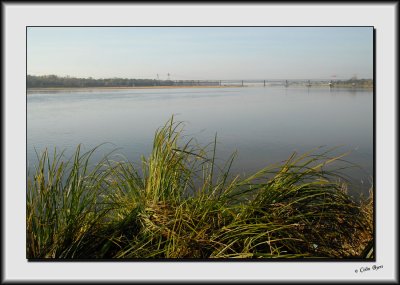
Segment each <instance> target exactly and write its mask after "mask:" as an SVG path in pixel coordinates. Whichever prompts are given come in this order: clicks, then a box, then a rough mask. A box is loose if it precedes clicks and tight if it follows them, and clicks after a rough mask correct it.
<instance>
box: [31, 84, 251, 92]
mask: <svg viewBox="0 0 400 285" xmlns="http://www.w3.org/2000/svg"><path fill="white" fill-rule="evenodd" d="M233 87H235V88H238V87H243V86H241V85H216V86H213V85H205V86H199V85H197V86H196V85H194V86H120V87H116V86H112V87H104V86H99V87H40V88H38V87H34V88H27V91H59V90H71V91H79V90H85V91H87V90H102V89H103V90H113V89H128V90H129V89H176V88H179V89H182V88H191V89H192V88H233Z"/></svg>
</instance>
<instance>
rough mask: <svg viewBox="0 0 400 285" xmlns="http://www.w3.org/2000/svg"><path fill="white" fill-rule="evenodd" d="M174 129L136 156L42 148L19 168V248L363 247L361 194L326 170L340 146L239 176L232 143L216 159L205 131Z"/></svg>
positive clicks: (315, 251) (183, 253)
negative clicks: (23, 178)
mask: <svg viewBox="0 0 400 285" xmlns="http://www.w3.org/2000/svg"><path fill="white" fill-rule="evenodd" d="M182 131H183V124H182V123H179V122H178V123H177V122H174V120H173V118H172V119H171V120H169V121H168V122H167V124H165V125H164V126H163V127H162V128H160V129H158V130H157V131H156V134H155V137H154V144H153V150H152V153H151V154H150V156H149V157H148V158H142V162H141V166H140V167H138V166H136V165H135V164H133V163H131V162H116V161H111V160H110V159H109V158H107V157H106V158H104V159H103V160H102V161H101V162H100V163H98V164H96V165H94V166H93V165H91V164H90V157H91V155H92V154H93V152H94V151H96V150H95V149H94V150H91V151H89V152H87V153H83V154H82V153H81V149H80V147H78V148H77V150H76V153H75V154H74V156H73V157H72V158H71V159H70V160H69V161H66V162H65V161H62V157H63V154H62V153H61V154H57V153H56V151H54V154H53V155H52V156H50V154H49V152H48V151H47V150H46V151H44V152H43V153H42V154H41V155H40V157H38V160H39V163H38V166H37V168H36V172H35V174H34V175H33V177H32V178H28V188H27V205H26V210H27V216H26V233H27V243H26V254H27V258H29V259H42V258H77V259H80V258H85V259H91V258H132V259H144V258H163V259H164V258H197V259H206V258H310V257H314V258H315V257H318V258H366V257H371V256H372V254H373V234H372V233H373V222H372V217H373V207H372V195H371V196H370V197H369V198H366V199H362V200H361V201H358V200H354V199H353V198H351V196H349V195H348V194H347V193H346V184H345V182H344V181H343V180H342V179H341V178H340V176H339V174H337V172H335V171H327V170H326V166H327V165H328V164H331V163H333V162H335V161H337V160H340V159H341V156H340V157H334V158H330V157H329V156H328V154H329V152H324V153H320V154H315V152H316V151H317V150H314V151H312V152H309V153H306V154H304V155H298V154H293V155H292V156H291V157H289V159H287V160H286V161H285V162H283V163H282V164H279V165H272V166H268V167H266V168H264V169H261V170H260V171H258V172H257V173H254V174H252V175H250V176H247V177H240V176H235V175H232V174H231V173H230V168H231V165H232V163H233V161H234V157H235V155H232V157H231V158H230V159H229V160H228V161H227V163H226V164H225V165H224V166H223V167H219V166H218V165H217V164H216V163H215V157H216V148H215V145H216V143H215V141H214V143H213V144H210V145H208V146H204V147H203V146H199V145H198V144H197V143H196V142H195V140H193V139H191V140H184V139H183V138H182ZM371 246H372V247H371ZM371 252H372V254H371Z"/></svg>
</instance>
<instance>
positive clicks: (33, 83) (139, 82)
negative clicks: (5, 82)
mask: <svg viewBox="0 0 400 285" xmlns="http://www.w3.org/2000/svg"><path fill="white" fill-rule="evenodd" d="M227 82H229V81H226V80H225V82H224V83H225V84H224V85H226V84H227ZM260 82H261V81H260ZM303 83H304V82H301V83H297V84H303ZM309 83H310V84H312V85H313V86H318V85H326V84H328V81H319V82H315V81H313V82H309ZM330 83H331V84H330V85H331V86H332V87H366V88H369V87H373V80H372V79H357V78H356V77H353V78H351V79H349V80H335V81H331V82H330ZM242 84H243V83H242ZM290 84H291V85H293V84H294V85H296V83H293V82H290ZM200 85H203V86H218V85H221V81H219V80H213V81H206V80H179V81H177V80H157V79H128V78H104V79H103V78H101V79H94V78H91V77H89V78H76V77H69V76H66V77H60V76H57V75H42V76H35V75H28V76H27V87H28V88H50V87H61V88H69V87H71V88H72V87H132V86H137V87H140V86H200Z"/></svg>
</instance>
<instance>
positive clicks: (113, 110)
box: [27, 87, 373, 192]
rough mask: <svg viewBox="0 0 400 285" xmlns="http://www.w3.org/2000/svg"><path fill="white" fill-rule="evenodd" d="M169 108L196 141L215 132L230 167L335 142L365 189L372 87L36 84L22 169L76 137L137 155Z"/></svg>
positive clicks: (256, 164) (241, 168)
mask: <svg viewBox="0 0 400 285" xmlns="http://www.w3.org/2000/svg"><path fill="white" fill-rule="evenodd" d="M172 114H174V115H175V118H176V120H179V121H184V122H185V124H186V128H185V129H186V132H185V135H188V136H194V137H196V139H197V140H198V141H199V142H200V143H203V144H207V143H210V142H212V141H213V140H214V136H215V134H217V140H218V144H217V158H218V161H219V162H220V163H222V162H223V161H225V160H226V158H227V157H228V156H229V155H230V154H231V153H232V152H234V151H235V150H237V151H238V156H237V158H236V160H235V163H234V167H233V172H235V173H251V172H254V171H256V170H258V169H259V168H261V167H263V166H266V165H268V164H271V163H275V162H279V161H282V160H284V159H287V158H288V157H289V156H290V155H291V154H292V153H293V152H294V151H297V152H299V153H302V152H305V151H309V150H311V149H313V148H315V147H319V146H326V148H325V149H327V148H331V147H336V146H341V147H340V148H339V150H337V151H336V152H337V153H344V152H346V151H351V153H350V155H348V156H347V157H346V159H347V160H349V161H351V162H353V163H356V164H358V165H359V166H361V167H362V170H360V169H352V170H347V171H346V174H348V175H350V176H351V177H352V181H353V182H354V183H355V186H354V187H353V188H354V189H356V190H357V191H360V189H361V190H362V191H363V192H366V191H367V189H368V188H369V186H370V184H371V179H372V173H373V94H372V91H371V90H360V89H329V88H326V87H324V88H318V87H315V88H313V87H312V88H306V87H297V88H295V87H293V88H291V87H288V88H285V87H244V88H198V89H196V88H188V89H183V88H179V89H130V90H126V89H122V90H118V89H115V90H90V91H82V90H81V91H68V90H59V91H35V92H28V95H27V126H28V129H27V163H28V169H29V172H30V173H32V171H33V170H32V169H33V167H34V165H35V164H36V162H37V159H36V154H35V149H36V150H37V151H38V152H41V151H43V150H44V149H45V148H46V147H47V148H48V149H50V150H52V149H54V147H57V149H60V150H64V149H65V155H66V157H69V156H70V155H71V154H72V153H73V151H74V150H75V148H76V146H77V145H78V144H80V143H81V144H83V147H84V149H86V150H88V149H90V148H92V147H95V146H98V145H99V144H101V143H104V142H108V144H105V145H103V146H102V147H101V148H100V149H99V151H98V152H97V154H96V156H95V157H94V159H95V160H96V159H100V158H101V157H102V155H104V154H105V153H108V152H109V151H111V150H113V149H115V148H120V149H119V150H118V151H117V153H119V154H123V155H124V156H125V157H126V158H127V159H130V160H134V161H139V159H140V156H141V155H142V154H144V155H146V154H148V153H149V152H150V150H151V146H152V140H153V137H154V132H155V130H156V129H157V128H158V127H160V126H161V125H163V124H164V123H165V122H166V121H167V120H168V119H169V118H170V117H171V115H172Z"/></svg>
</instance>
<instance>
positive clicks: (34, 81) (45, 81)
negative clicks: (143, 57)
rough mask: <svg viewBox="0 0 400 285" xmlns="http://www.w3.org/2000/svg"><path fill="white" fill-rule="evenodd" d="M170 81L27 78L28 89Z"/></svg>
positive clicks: (123, 85)
mask: <svg viewBox="0 0 400 285" xmlns="http://www.w3.org/2000/svg"><path fill="white" fill-rule="evenodd" d="M173 84H174V82H173V81H172V80H156V79H128V78H104V79H94V78H91V77H89V78H76V77H69V76H66V77H60V76H56V75H43V76H34V75H28V76H27V87H28V88H46V87H130V86H157V85H163V86H170V85H173Z"/></svg>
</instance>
